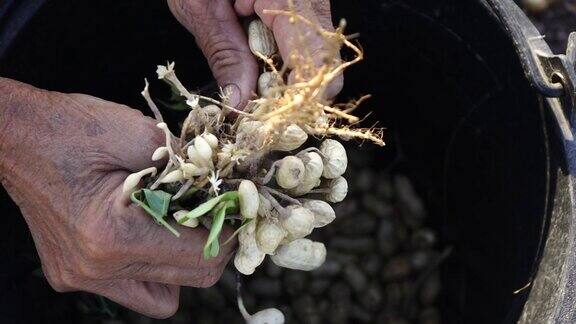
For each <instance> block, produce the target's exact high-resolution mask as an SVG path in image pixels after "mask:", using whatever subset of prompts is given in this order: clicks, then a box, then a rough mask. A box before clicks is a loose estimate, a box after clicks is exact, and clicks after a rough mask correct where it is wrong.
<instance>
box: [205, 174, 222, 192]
mask: <svg viewBox="0 0 576 324" xmlns="http://www.w3.org/2000/svg"><path fill="white" fill-rule="evenodd" d="M218 177H220V170H216V173H214V171H210V177H209V178H208V181H210V184H211V185H212V190H213V191H214V193H215V194H216V196H218V192H219V191H220V185H221V184H222V179H218Z"/></svg>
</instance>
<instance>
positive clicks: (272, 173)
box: [260, 161, 280, 184]
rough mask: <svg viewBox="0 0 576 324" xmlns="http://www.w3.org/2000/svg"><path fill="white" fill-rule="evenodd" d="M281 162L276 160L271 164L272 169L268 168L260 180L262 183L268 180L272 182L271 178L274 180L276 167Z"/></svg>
mask: <svg viewBox="0 0 576 324" xmlns="http://www.w3.org/2000/svg"><path fill="white" fill-rule="evenodd" d="M279 163H280V161H274V163H272V165H271V166H270V170H268V172H267V173H266V175H265V176H264V178H262V179H261V180H260V181H261V182H262V184H267V183H268V182H270V180H272V177H273V176H274V172H275V171H276V167H277V166H278V164H279Z"/></svg>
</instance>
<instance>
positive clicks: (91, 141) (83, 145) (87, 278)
mask: <svg viewBox="0 0 576 324" xmlns="http://www.w3.org/2000/svg"><path fill="white" fill-rule="evenodd" d="M154 125H155V122H154V121H153V120H152V119H150V118H147V117H144V116H142V114H141V113H140V112H138V111H136V110H134V109H131V108H128V107H126V106H122V105H118V104H115V103H112V102H107V101H104V100H101V99H97V98H94V97H90V96H86V95H81V94H63V93H56V92H48V91H43V90H39V89H36V88H33V87H31V86H27V85H24V84H22V83H19V82H15V81H11V80H8V79H1V78H0V179H1V181H2V185H3V186H4V187H5V188H6V190H7V191H8V193H9V194H10V196H11V197H12V199H13V200H14V201H15V202H16V203H17V204H18V206H19V207H20V209H21V211H22V214H23V215H24V217H25V219H26V222H27V223H28V226H29V228H30V231H31V232H32V236H33V238H34V242H35V244H36V248H37V249H38V253H39V255H40V258H41V260H42V268H43V271H44V273H45V274H46V277H47V278H48V281H49V282H50V284H51V285H52V287H54V289H56V290H58V291H75V290H85V291H90V292H94V293H97V294H100V295H104V296H106V297H108V298H110V299H112V300H114V301H117V302H119V303H121V304H123V305H125V306H127V307H130V308H132V309H135V310H137V311H139V312H142V313H144V314H147V315H150V316H153V317H168V316H170V315H172V314H173V313H174V312H175V311H176V309H177V307H178V298H179V286H181V285H185V286H194V287H207V286H211V285H212V284H214V283H215V282H216V281H217V280H218V278H219V277H220V274H221V273H222V271H223V268H224V266H225V265H226V263H227V262H228V260H229V258H230V257H231V254H232V253H233V249H234V244H232V245H231V246H229V245H225V246H222V248H223V251H221V254H220V255H219V256H218V257H217V258H214V259H210V260H208V261H207V260H204V258H203V256H202V247H203V245H204V242H205V241H206V238H207V231H206V230H205V229H191V228H185V227H179V228H178V230H179V231H180V233H181V234H182V236H181V237H180V238H179V239H178V238H176V237H174V236H172V234H171V233H169V232H168V231H166V230H165V229H164V228H162V227H160V226H156V225H155V224H154V223H153V221H152V220H151V218H150V217H149V216H147V215H146V214H145V213H144V212H143V211H142V210H141V209H140V208H138V207H136V206H131V205H130V203H129V200H128V199H126V197H125V196H124V195H123V194H122V183H123V181H124V179H125V178H126V176H127V175H128V174H129V172H133V171H136V170H139V169H142V168H144V167H148V166H150V165H151V164H152V162H151V160H150V157H151V154H152V152H153V151H154V148H155V147H158V146H159V145H161V144H162V143H163V135H162V133H161V132H160V131H159V130H158V129H157V128H156V127H155V126H154ZM230 233H231V232H230V231H229V230H227V231H226V233H224V234H223V238H224V239H225V238H226V237H228V235H230Z"/></svg>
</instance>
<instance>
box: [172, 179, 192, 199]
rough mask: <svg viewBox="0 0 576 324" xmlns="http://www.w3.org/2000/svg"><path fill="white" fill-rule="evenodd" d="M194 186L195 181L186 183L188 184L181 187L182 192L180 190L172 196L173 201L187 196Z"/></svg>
mask: <svg viewBox="0 0 576 324" xmlns="http://www.w3.org/2000/svg"><path fill="white" fill-rule="evenodd" d="M193 184H194V180H188V181H186V183H185V184H184V185H183V186H182V187H180V190H178V192H177V193H176V194H175V195H174V196H172V201H174V200H177V199H179V198H180V197H182V195H183V194H185V193H186V192H187V191H188V189H190V187H192V185H193Z"/></svg>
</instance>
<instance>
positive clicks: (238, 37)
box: [168, 0, 344, 107]
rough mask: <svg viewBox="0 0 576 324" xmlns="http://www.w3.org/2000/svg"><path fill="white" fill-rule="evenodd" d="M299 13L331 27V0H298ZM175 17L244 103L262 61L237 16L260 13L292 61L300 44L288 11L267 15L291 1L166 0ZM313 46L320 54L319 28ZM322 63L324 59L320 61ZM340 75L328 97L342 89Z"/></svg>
mask: <svg viewBox="0 0 576 324" xmlns="http://www.w3.org/2000/svg"><path fill="white" fill-rule="evenodd" d="M294 4H295V8H296V11H297V12H298V14H300V15H302V16H304V17H306V18H308V19H309V20H311V21H312V22H315V23H317V24H319V25H320V26H322V27H323V28H326V29H328V30H333V29H334V27H333V25H332V18H331V14H330V2H329V1H328V0H294ZM168 5H169V6H170V10H171V11H172V13H173V14H174V16H175V17H176V18H177V19H178V21H180V23H181V24H182V25H183V26H184V27H186V28H187V29H188V30H189V31H190V32H191V33H192V34H193V35H194V36H195V37H196V43H197V44H198V46H199V47H200V48H201V49H202V51H203V53H204V56H206V58H207V59H208V63H209V65H210V68H211V70H212V73H213V74H214V77H215V78H216V80H217V81H218V84H219V85H220V86H221V87H222V88H224V89H225V91H230V93H231V95H230V103H231V105H233V106H235V107H242V106H244V105H245V104H246V102H247V101H248V100H249V99H250V96H251V95H252V93H253V92H254V89H255V87H256V81H257V79H258V64H257V63H256V59H255V58H254V56H253V55H252V53H251V52H250V49H249V47H248V40H247V38H246V34H245V32H244V30H243V29H242V27H241V25H240V22H239V19H238V16H240V17H245V16H250V15H253V14H257V15H258V16H259V17H260V18H261V19H262V21H263V22H264V23H265V24H266V25H267V26H268V27H269V28H270V29H272V32H273V33H274V37H275V38H276V41H277V43H278V48H279V51H280V55H281V56H282V58H283V60H284V61H285V62H289V61H290V60H289V59H288V58H289V55H290V53H291V52H292V51H293V50H294V49H295V47H296V46H297V44H296V43H295V42H294V41H293V38H294V37H295V36H296V35H297V34H296V31H295V29H294V26H293V25H292V24H290V23H289V22H288V18H287V17H285V16H275V15H266V14H264V9H287V0H236V2H235V4H232V2H231V1H230V0H168ZM307 40H308V42H309V44H308V47H309V49H310V51H311V52H312V53H314V54H316V55H314V57H318V58H321V57H322V55H321V54H322V52H323V51H324V49H323V45H324V44H323V40H322V38H320V37H319V36H317V35H316V34H315V33H312V34H311V35H310V37H309V38H308V39H307ZM318 63H319V64H320V63H321V62H318ZM343 83H344V79H343V77H342V76H340V78H338V79H336V80H334V81H333V82H332V84H331V86H330V87H329V88H328V90H327V96H328V98H332V97H334V96H336V95H337V94H338V93H339V92H340V90H341V89H342V85H343Z"/></svg>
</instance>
